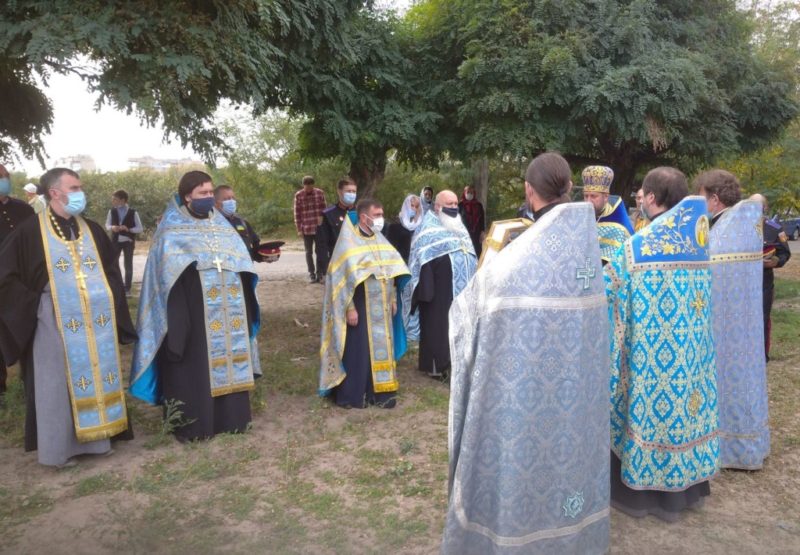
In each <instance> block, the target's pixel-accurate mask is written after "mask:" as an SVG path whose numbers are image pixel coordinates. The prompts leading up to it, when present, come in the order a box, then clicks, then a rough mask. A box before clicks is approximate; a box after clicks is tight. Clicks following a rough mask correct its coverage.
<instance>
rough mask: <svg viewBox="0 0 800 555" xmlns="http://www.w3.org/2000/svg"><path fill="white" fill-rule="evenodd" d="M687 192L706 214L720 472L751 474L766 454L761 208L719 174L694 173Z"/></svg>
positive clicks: (728, 177)
mask: <svg viewBox="0 0 800 555" xmlns="http://www.w3.org/2000/svg"><path fill="white" fill-rule="evenodd" d="M694 187H695V189H696V190H697V192H698V194H700V195H703V196H704V197H705V198H706V203H707V205H708V212H709V214H710V215H711V232H710V250H711V270H712V275H713V279H712V303H711V306H712V313H713V318H714V346H715V348H716V352H717V390H718V397H719V438H720V439H719V441H720V466H722V467H723V468H740V469H746V470H757V469H760V468H761V467H762V466H763V464H764V459H765V458H766V457H767V455H769V400H768V397H767V365H766V362H765V361H766V359H765V357H764V328H763V326H761V325H759V324H760V322H761V321H762V318H763V306H762V302H761V281H762V279H763V278H762V242H763V240H762V233H763V232H762V227H761V204H760V203H759V202H757V201H755V200H746V201H742V202H739V200H740V199H741V186H740V184H739V180H738V179H737V178H736V176H735V175H733V174H732V173H730V172H727V171H725V170H710V171H707V172H703V173H701V174H700V175H699V176H697V178H695V180H694ZM754 324H755V325H754Z"/></svg>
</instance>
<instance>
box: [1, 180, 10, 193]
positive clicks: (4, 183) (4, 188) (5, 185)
mask: <svg viewBox="0 0 800 555" xmlns="http://www.w3.org/2000/svg"><path fill="white" fill-rule="evenodd" d="M10 192H11V181H9V179H8V178H7V177H0V195H3V196H8V194H9V193H10Z"/></svg>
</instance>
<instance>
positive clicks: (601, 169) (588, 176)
mask: <svg viewBox="0 0 800 555" xmlns="http://www.w3.org/2000/svg"><path fill="white" fill-rule="evenodd" d="M581 180H582V181H583V200H585V201H586V202H590V203H591V204H592V206H594V213H595V216H596V217H597V236H598V237H599V238H600V256H601V257H602V258H603V264H606V263H607V262H608V261H609V260H610V259H611V256H612V255H613V254H614V253H615V252H616V251H617V249H618V248H620V247H621V246H622V243H624V242H625V241H626V240H627V239H628V237H630V236H631V235H633V224H632V223H631V220H630V218H629V217H628V210H627V208H626V207H625V203H624V202H622V199H621V198H620V197H618V196H611V194H610V193H611V184H612V183H613V182H614V170H612V169H611V168H609V167H607V166H587V167H586V168H584V170H583V172H581Z"/></svg>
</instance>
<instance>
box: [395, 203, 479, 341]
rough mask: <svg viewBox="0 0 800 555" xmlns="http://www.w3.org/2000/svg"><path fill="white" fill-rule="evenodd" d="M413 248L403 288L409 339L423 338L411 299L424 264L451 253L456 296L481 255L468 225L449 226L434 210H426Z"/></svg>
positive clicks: (405, 324) (469, 277)
mask: <svg viewBox="0 0 800 555" xmlns="http://www.w3.org/2000/svg"><path fill="white" fill-rule="evenodd" d="M410 252H411V254H410V256H409V260H408V268H409V270H410V271H411V279H410V280H408V281H407V282H406V283H405V285H404V286H403V289H402V291H401V297H402V300H403V302H402V305H403V324H404V326H405V329H406V336H407V337H408V339H410V340H413V341H419V314H417V313H415V314H411V299H412V297H413V295H414V290H415V289H416V288H417V285H418V284H419V276H420V272H421V271H422V267H423V266H424V265H425V264H427V263H428V262H430V261H431V260H435V259H437V258H439V257H440V256H445V255H447V256H449V257H450V267H451V268H452V273H453V298H454V299H455V298H456V297H457V296H458V294H459V293H461V291H462V290H463V289H464V287H466V285H467V283H469V280H470V279H471V278H472V276H473V275H474V274H475V271H476V269H477V267H478V259H477V257H476V255H475V247H474V246H473V244H472V240H471V239H470V237H469V234H468V233H467V231H466V229H465V230H464V232H463V233H461V234H457V233H456V232H453V231H449V230H447V229H445V227H444V226H443V225H442V223H441V222H440V221H439V218H438V217H437V216H436V214H435V213H434V212H433V211H429V212H426V213H425V216H424V217H423V220H422V224H421V225H420V226H419V227H418V228H417V229H416V231H415V232H414V236H413V238H412V239H411V251H410Z"/></svg>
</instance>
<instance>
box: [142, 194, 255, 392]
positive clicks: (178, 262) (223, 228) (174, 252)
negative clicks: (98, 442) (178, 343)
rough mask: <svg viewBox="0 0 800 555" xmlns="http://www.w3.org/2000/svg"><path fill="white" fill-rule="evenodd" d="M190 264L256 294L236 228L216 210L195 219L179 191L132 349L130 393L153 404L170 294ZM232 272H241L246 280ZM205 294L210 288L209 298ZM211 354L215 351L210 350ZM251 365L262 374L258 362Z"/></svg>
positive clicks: (150, 260) (162, 230)
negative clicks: (209, 215) (223, 274)
mask: <svg viewBox="0 0 800 555" xmlns="http://www.w3.org/2000/svg"><path fill="white" fill-rule="evenodd" d="M190 265H194V266H195V268H196V269H197V271H198V272H199V273H200V275H201V276H203V275H204V274H203V272H204V271H213V273H215V274H222V273H225V275H230V276H233V277H232V278H228V279H229V283H231V284H232V283H233V281H232V280H233V279H234V278H235V280H236V282H242V283H241V287H249V288H252V290H253V294H254V296H255V288H256V284H257V283H258V276H257V275H256V273H255V267H254V266H253V261H252V259H251V258H250V253H249V252H248V250H247V247H246V246H245V244H244V241H242V238H241V237H240V236H239V234H238V233H237V232H236V230H235V229H234V228H233V227H232V226H231V225H230V224H229V223H228V220H226V219H225V218H224V217H223V216H222V215H221V214H220V213H219V212H217V211H216V210H214V212H213V213H212V216H211V217H210V218H208V219H204V220H198V219H196V218H193V217H192V216H191V215H189V213H188V211H187V210H186V208H185V207H183V206H181V205H179V203H178V198H177V195H176V197H175V198H173V199H171V200H170V202H169V204H168V205H167V207H166V210H165V211H164V215H163V216H162V218H161V223H159V224H158V228H157V229H156V233H155V235H154V236H153V242H152V244H151V246H150V252H149V254H148V255H147V265H146V266H145V270H144V279H143V281H142V293H141V296H140V302H139V313H138V317H137V321H136V331H137V333H138V335H139V341H138V342H137V343H136V346H135V348H134V351H133V364H132V366H133V368H132V370H131V385H130V392H131V395H133V396H134V397H137V398H139V399H141V400H143V401H146V402H148V403H151V404H157V403H160V402H161V401H162V399H161V391H160V387H159V383H160V382H159V380H158V367H157V365H156V361H155V358H156V353H157V352H158V349H159V347H160V346H161V342H162V341H163V339H164V337H165V336H166V334H167V298H168V297H169V292H170V291H171V290H172V286H173V285H174V284H175V282H176V281H177V280H178V278H179V277H180V275H181V274H182V273H183V271H184V270H185V269H186V268H187V267H189V266H190ZM228 272H230V274H228ZM234 274H241V276H242V279H241V280H239V279H238V275H234ZM219 277H221V276H219ZM237 286H238V285H237ZM207 294H208V290H207V289H206V290H205V293H204V296H205V297H206V298H207ZM258 315H259V310H258V307H256V310H255V318H254V322H253V324H252V327H251V328H250V329H249V330H248V331H249V335H250V349H251V354H252V356H253V357H254V358H257V357H258V351H257V350H256V351H253V350H252V349H253V347H254V346H255V342H254V341H253V339H254V338H255V336H256V334H257V333H258V331H259V327H260V320H259V318H258ZM207 316H208V314H207ZM212 322H213V320H212V321H209V322H206V325H207V326H210V325H212ZM215 327H216V326H215ZM246 327H247V324H246V323H245V328H246ZM220 329H222V328H220ZM210 344H211V343H209V345H210ZM209 356H213V354H212V353H211V352H209ZM212 367H213V365H212ZM251 368H252V370H253V372H254V373H258V363H257V361H254V362H253V363H252V366H251ZM212 383H214V381H213V379H212Z"/></svg>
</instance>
